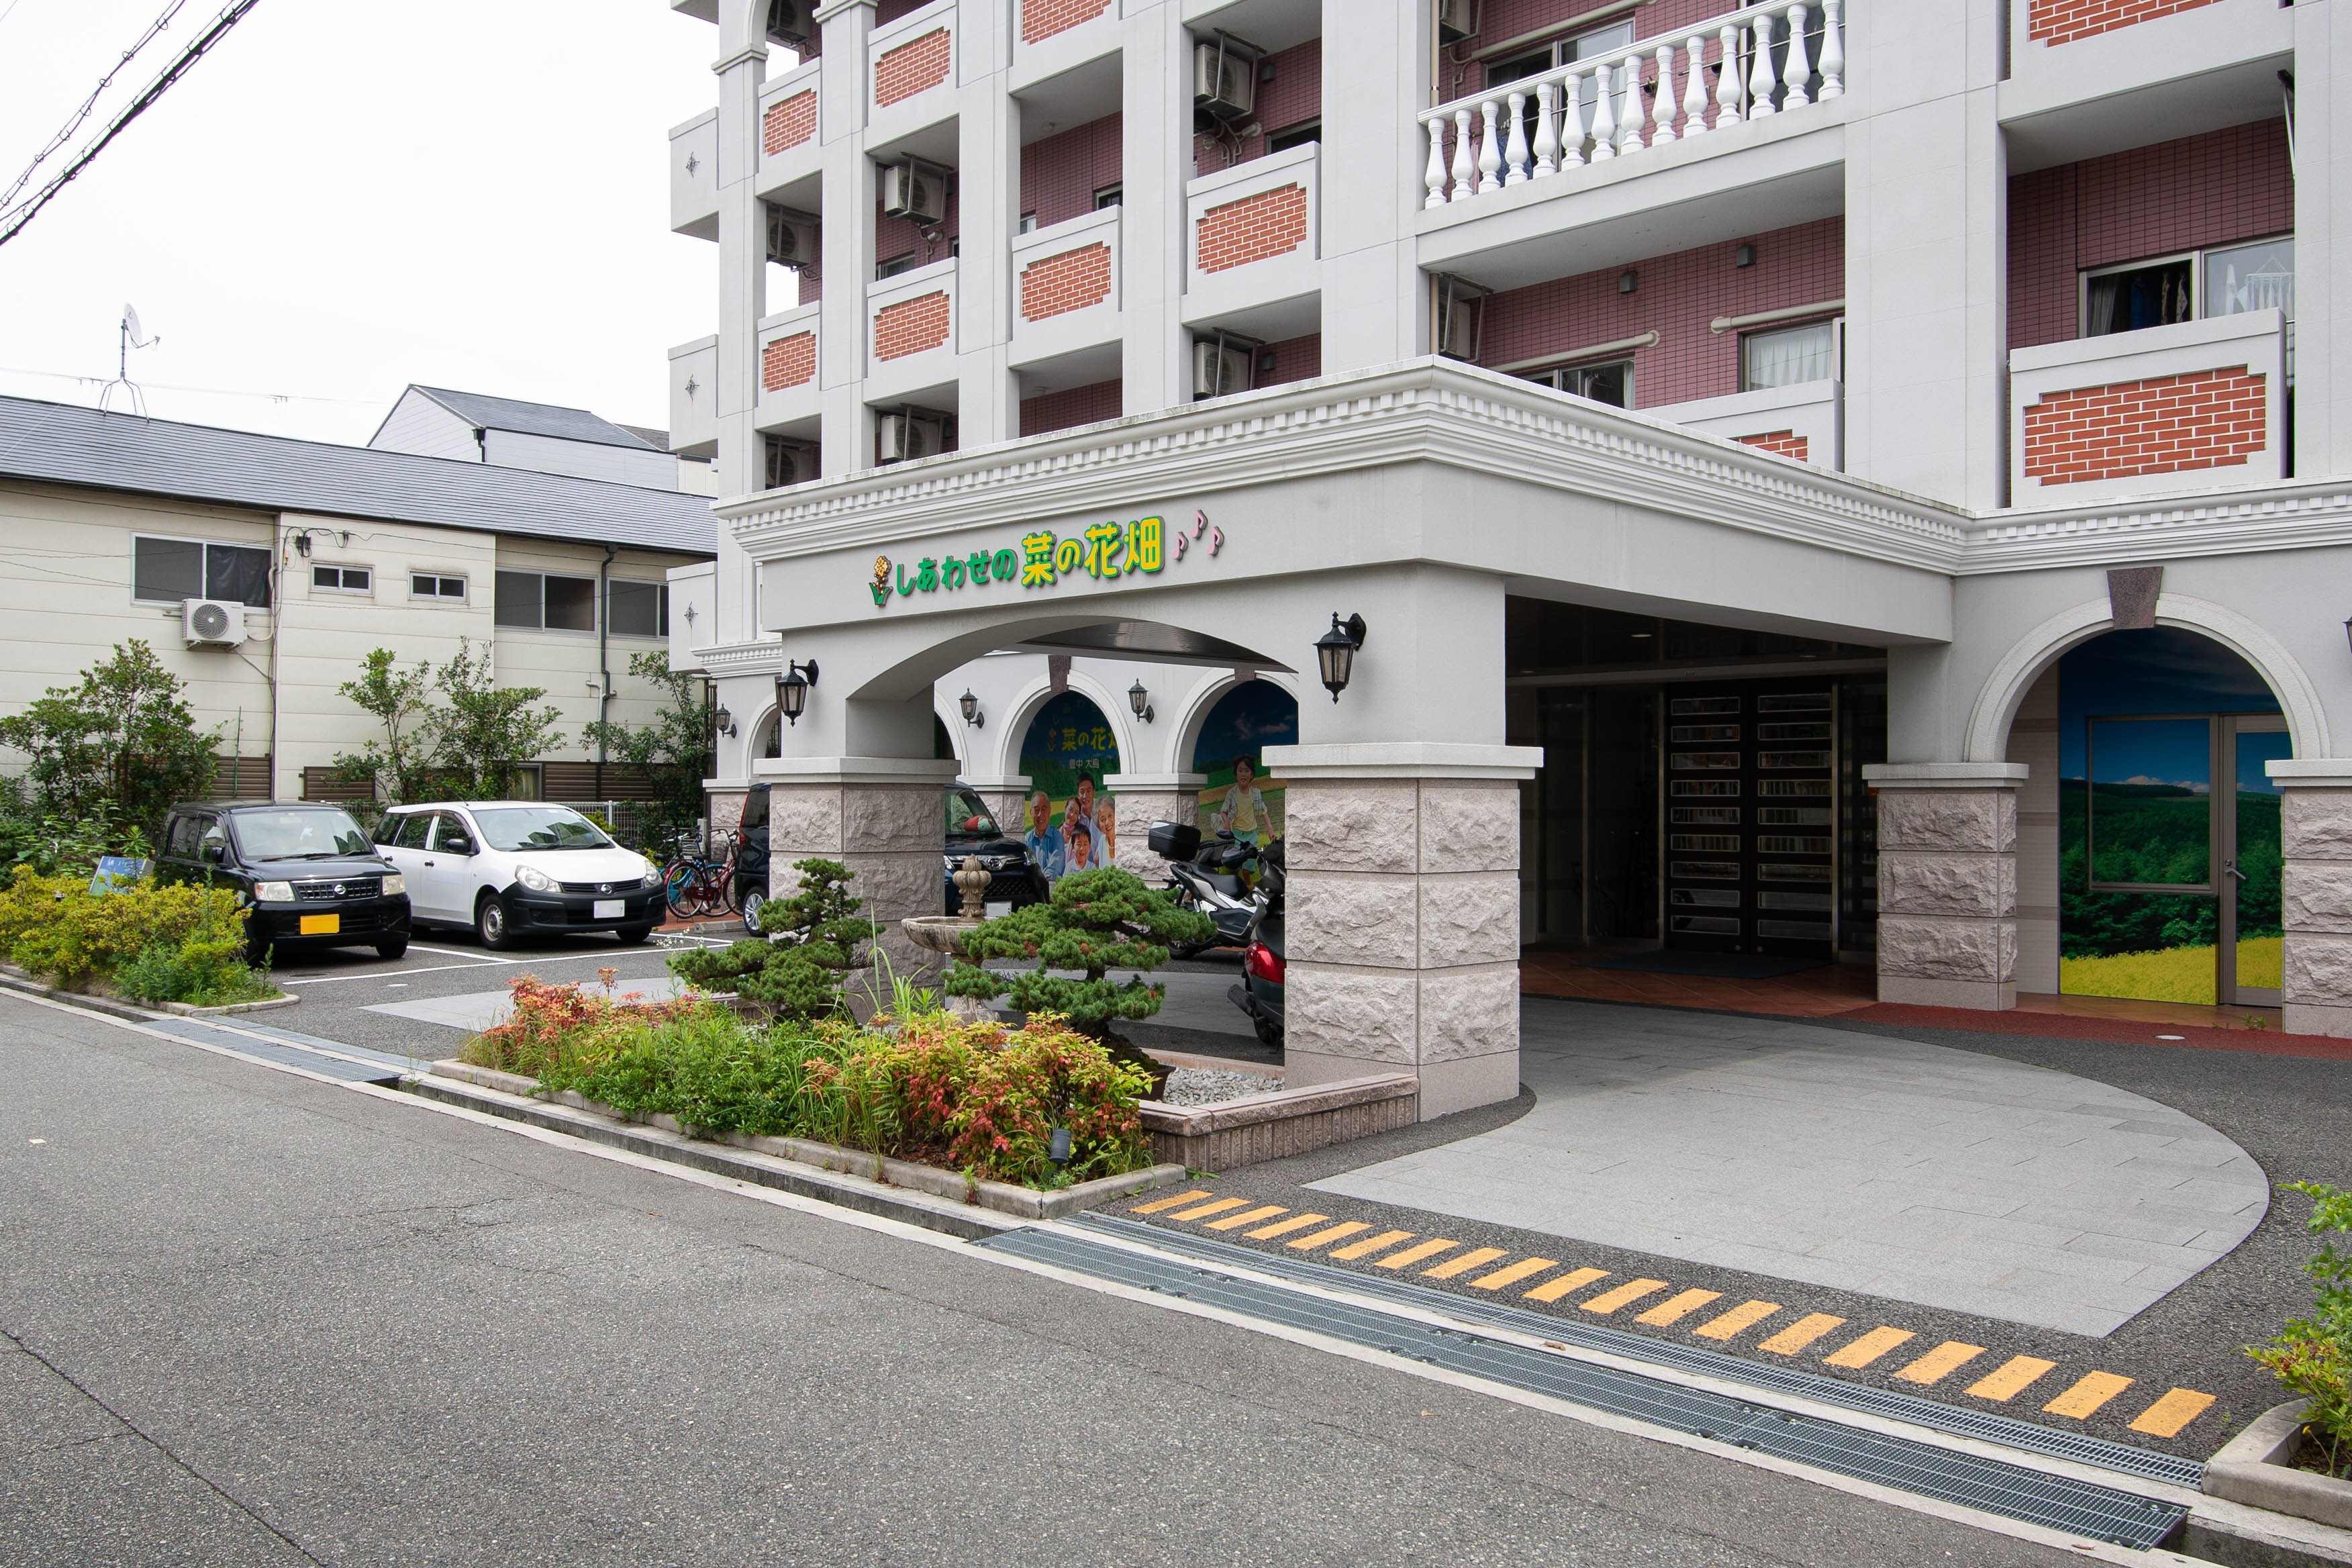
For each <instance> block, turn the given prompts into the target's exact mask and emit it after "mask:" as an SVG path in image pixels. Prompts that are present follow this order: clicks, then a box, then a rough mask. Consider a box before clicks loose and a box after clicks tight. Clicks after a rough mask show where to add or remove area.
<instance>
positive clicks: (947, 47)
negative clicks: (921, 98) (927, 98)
mask: <svg viewBox="0 0 2352 1568" xmlns="http://www.w3.org/2000/svg"><path fill="white" fill-rule="evenodd" d="M954 58H955V39H954V35H952V34H950V32H949V31H948V29H947V28H945V27H934V28H932V29H931V30H930V31H929V32H928V33H925V34H924V35H923V36H922V37H919V38H909V39H908V40H907V41H906V42H905V43H903V44H899V45H897V46H895V47H891V48H887V49H885V50H883V51H882V53H881V54H879V55H877V56H876V57H875V60H874V106H875V107H876V108H877V109H887V108H889V107H890V105H892V104H894V103H898V102H902V101H903V100H907V99H909V98H912V97H914V96H915V95H916V94H917V93H919V92H923V91H927V90H928V89H931V88H935V87H937V86H939V85H940V83H941V82H943V81H945V80H947V79H948V68H949V67H950V65H951V64H952V63H953V61H954Z"/></svg>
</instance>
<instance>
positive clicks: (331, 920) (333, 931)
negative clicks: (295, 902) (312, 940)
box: [301, 915, 343, 936]
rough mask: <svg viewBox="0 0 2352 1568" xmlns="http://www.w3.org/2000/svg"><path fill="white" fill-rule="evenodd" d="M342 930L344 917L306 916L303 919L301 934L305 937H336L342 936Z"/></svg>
mask: <svg viewBox="0 0 2352 1568" xmlns="http://www.w3.org/2000/svg"><path fill="white" fill-rule="evenodd" d="M342 929H343V917H342V916H341V915H304V916H303V917H302V932H301V934H302V935H304V936H335V935H338V934H340V933H341V931H342Z"/></svg>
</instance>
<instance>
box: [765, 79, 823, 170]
mask: <svg viewBox="0 0 2352 1568" xmlns="http://www.w3.org/2000/svg"><path fill="white" fill-rule="evenodd" d="M815 134H816V89H814V88H811V89H808V90H807V91H806V92H796V93H794V94H793V96H792V97H790V98H782V99H778V100H776V101H775V102H774V103H773V104H772V105H770V106H769V109H768V113H767V118H766V119H765V120H763V121H761V125H760V145H761V147H763V148H765V149H766V150H767V153H768V156H769V157H771V158H772V157H774V156H775V155H776V154H777V153H782V152H787V151H789V150H790V149H792V148H794V147H797V146H799V145H800V144H801V143H802V142H806V141H807V140H808V139H809V138H810V137H812V136H814V135H815Z"/></svg>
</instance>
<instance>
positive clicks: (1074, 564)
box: [866, 511, 1225, 609]
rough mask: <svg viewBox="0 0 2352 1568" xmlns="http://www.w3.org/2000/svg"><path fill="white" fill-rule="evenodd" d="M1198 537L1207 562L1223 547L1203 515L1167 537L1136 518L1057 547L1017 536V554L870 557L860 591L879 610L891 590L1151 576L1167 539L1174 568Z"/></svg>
mask: <svg viewBox="0 0 2352 1568" xmlns="http://www.w3.org/2000/svg"><path fill="white" fill-rule="evenodd" d="M1204 535H1205V539H1204V543H1205V546H1206V548H1207V550H1208V552H1209V553H1210V554H1212V555H1214V554H1215V553H1216V552H1218V551H1219V550H1220V549H1222V548H1223V545H1224V542H1225V534H1224V531H1223V529H1220V528H1212V527H1211V526H1210V525H1209V519H1208V514H1207V513H1205V512H1198V511H1196V512H1194V513H1193V514H1192V527H1191V528H1190V529H1186V528H1184V527H1182V526H1181V525H1180V526H1179V527H1177V528H1176V529H1174V530H1173V531H1170V530H1169V529H1168V528H1167V527H1166V525H1165V523H1164V522H1163V521H1161V520H1160V519H1159V518H1156V517H1146V518H1139V519H1138V520H1137V521H1133V522H1130V523H1126V524H1123V525H1122V524H1120V523H1116V522H1097V523H1096V524H1094V525H1093V526H1091V527H1089V528H1088V529H1087V531H1085V532H1083V533H1076V534H1071V535H1069V536H1068V537H1066V538H1060V539H1057V538H1055V536H1054V534H1053V532H1052V531H1050V530H1045V529H1041V530H1039V531H1036V532H1034V533H1026V534H1024V535H1022V537H1021V544H1020V548H1018V549H1017V550H1016V549H1013V548H1011V547H1006V548H1003V549H998V550H987V549H980V550H973V551H971V552H967V553H965V554H961V555H926V556H924V557H923V558H922V559H921V560H920V561H916V562H904V561H902V562H898V563H893V562H892V561H891V559H890V558H889V557H888V556H887V555H880V556H877V557H875V560H874V580H873V581H872V582H871V583H869V584H866V588H867V591H868V592H870V593H871V594H872V595H874V607H875V608H876V609H880V608H881V607H882V606H883V605H887V604H888V603H889V602H890V599H891V596H892V593H891V591H892V589H893V588H894V587H895V588H896V589H897V591H898V595H899V596H900V597H910V596H912V595H916V594H934V593H938V592H940V591H941V590H942V589H944V590H948V591H950V592H953V591H956V590H959V589H963V588H968V587H969V588H978V587H982V586H983V585H985V584H989V583H992V582H995V583H1014V584H1019V585H1020V586H1022V587H1024V588H1052V587H1055V586H1057V585H1058V584H1060V583H1061V582H1062V580H1063V579H1064V578H1068V577H1082V578H1086V579H1088V580H1091V581H1093V582H1097V583H1108V582H1112V581H1115V580H1116V579H1118V578H1120V577H1124V576H1129V575H1131V574H1135V573H1139V572H1140V573H1150V574H1156V573H1158V572H1159V571H1160V569H1161V567H1163V566H1164V565H1166V564H1167V563H1168V559H1169V554H1170V552H1169V546H1168V542H1169V540H1170V538H1171V537H1172V538H1173V540H1174V542H1175V549H1174V557H1175V559H1176V560H1178V561H1181V560H1183V559H1184V557H1185V555H1186V553H1187V552H1189V551H1190V549H1191V548H1192V541H1193V540H1195V539H1202V538H1203V536H1204Z"/></svg>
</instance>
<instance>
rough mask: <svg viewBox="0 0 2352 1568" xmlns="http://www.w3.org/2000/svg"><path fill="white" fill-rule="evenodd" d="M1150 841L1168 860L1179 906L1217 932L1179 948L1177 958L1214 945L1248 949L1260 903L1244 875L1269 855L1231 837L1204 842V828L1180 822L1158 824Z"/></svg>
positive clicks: (1154, 826) (1152, 832)
mask: <svg viewBox="0 0 2352 1568" xmlns="http://www.w3.org/2000/svg"><path fill="white" fill-rule="evenodd" d="M1150 846H1151V852H1152V853H1153V854H1155V855H1157V856H1159V857H1160V858H1161V859H1163V860H1165V861H1167V862H1168V887H1169V890H1170V891H1171V892H1172V893H1173V894H1174V895H1175V897H1176V903H1177V905H1178V907H1179V908H1181V909H1188V910H1193V911H1195V912H1196V913H1199V914H1204V915H1206V916H1208V917H1209V919H1210V921H1211V922H1212V923H1213V924H1214V925H1215V927H1216V928H1217V934H1216V936H1215V938H1214V939H1213V940H1212V941H1209V942H1187V943H1184V944H1182V945H1181V946H1180V947H1178V948H1176V949H1175V950H1174V952H1175V955H1176V956H1177V957H1179V958H1192V957H1194V956H1196V955H1197V954H1199V953H1202V952H1206V951H1208V950H1209V949H1210V948H1213V947H1240V946H1242V945H1243V944H1244V942H1246V941H1247V940H1248V937H1249V927H1250V921H1251V920H1252V918H1253V917H1255V914H1256V913H1257V903H1256V900H1255V898H1253V897H1252V895H1251V894H1250V893H1249V891H1248V890H1247V889H1245V888H1244V885H1243V882H1242V875H1241V872H1242V867H1243V866H1244V864H1245V863H1247V862H1248V861H1249V860H1250V859H1252V858H1255V857H1257V856H1259V855H1260V854H1262V853H1263V852H1262V851H1261V850H1260V849H1259V848H1258V847H1257V846H1256V845H1255V844H1244V843H1242V842H1240V841H1239V840H1238V839H1236V838H1234V836H1233V835H1232V834H1230V833H1221V834H1219V835H1217V837H1215V838H1213V839H1210V840H1208V841H1207V842H1206V843H1203V842H1202V838H1201V830H1200V829H1199V828H1197V827H1191V826H1185V825H1183V824H1181V823H1175V822H1155V823H1153V824H1152V825H1151V832H1150Z"/></svg>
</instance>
